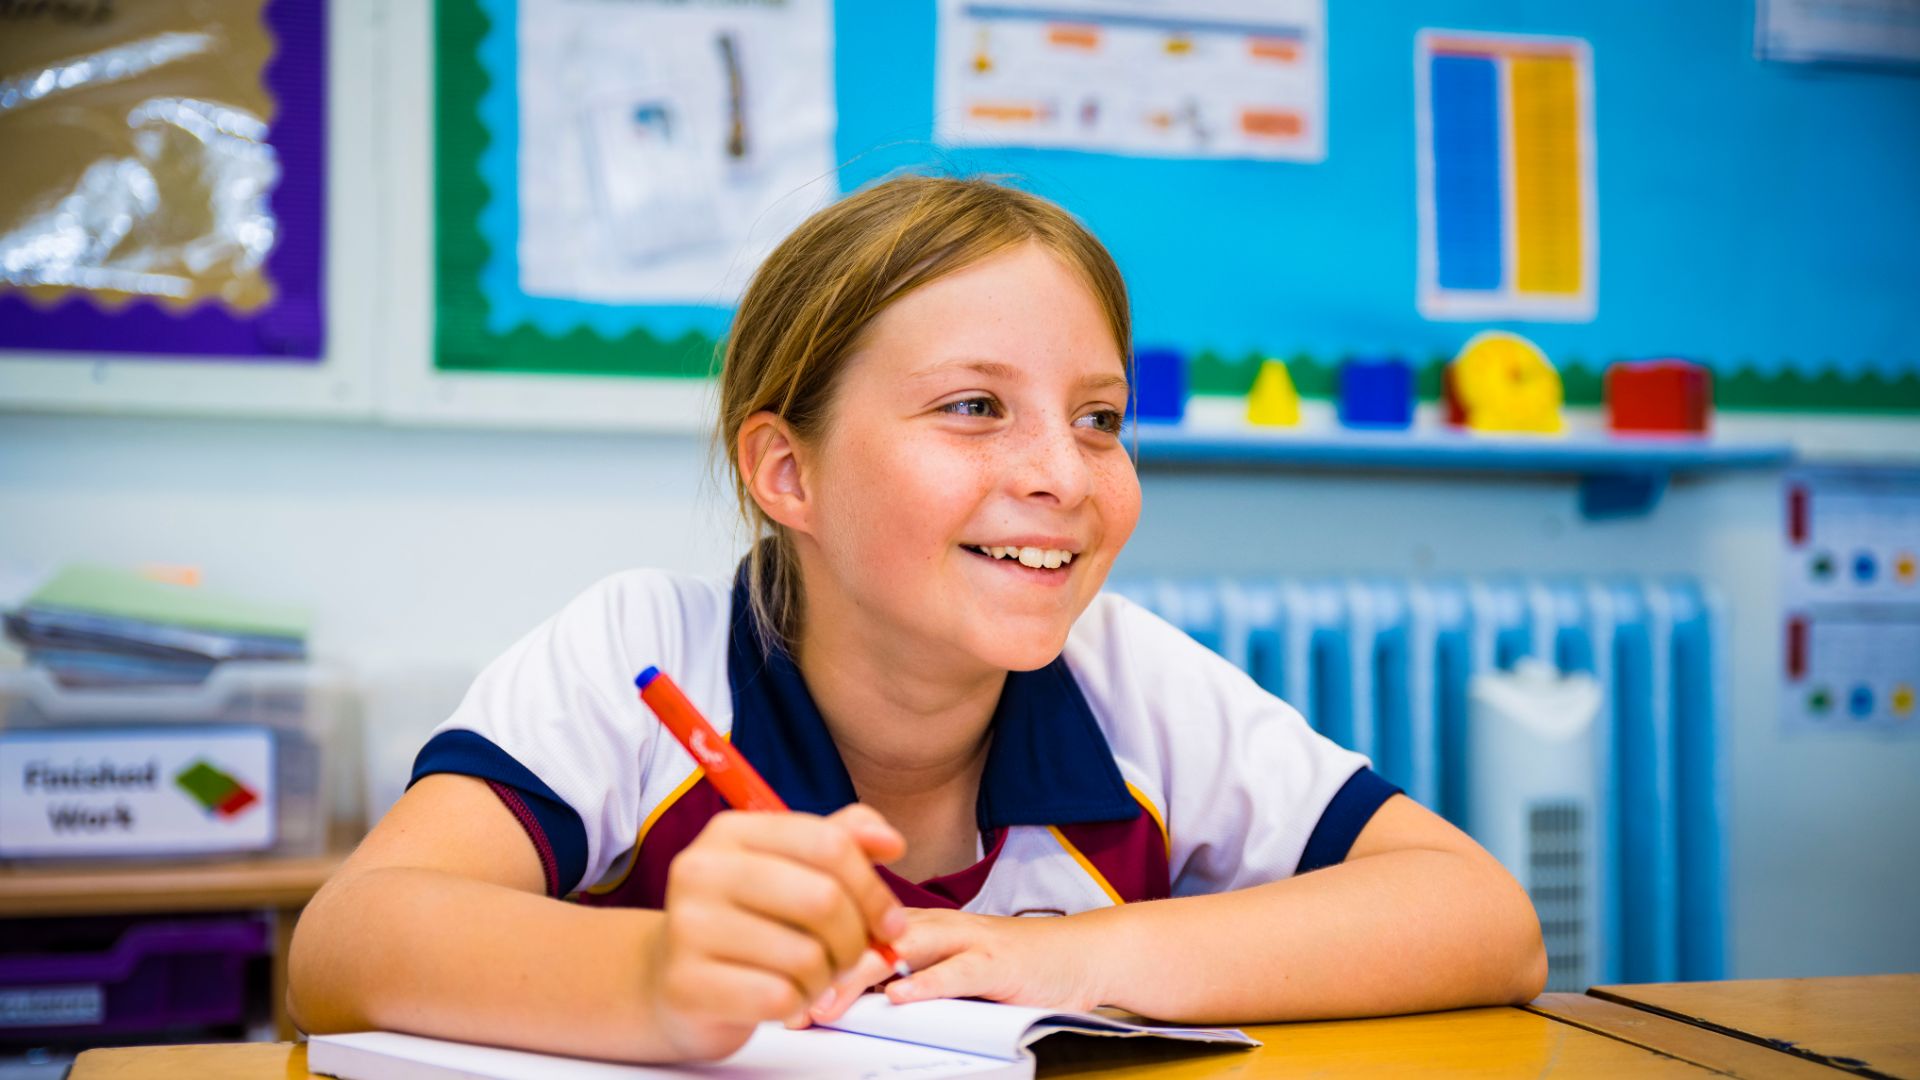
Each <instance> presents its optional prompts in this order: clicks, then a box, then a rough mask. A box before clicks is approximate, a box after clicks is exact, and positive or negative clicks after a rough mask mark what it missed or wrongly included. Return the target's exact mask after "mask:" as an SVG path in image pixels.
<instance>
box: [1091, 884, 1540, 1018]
mask: <svg viewBox="0 0 1920 1080" xmlns="http://www.w3.org/2000/svg"><path fill="white" fill-rule="evenodd" d="M1069 921H1072V922H1075V923H1077V924H1078V926H1077V928H1076V929H1078V930H1079V931H1080V932H1081V933H1083V934H1084V935H1085V936H1086V940H1087V941H1088V942H1089V943H1093V944H1092V947H1091V948H1090V949H1089V951H1088V954H1087V955H1089V956H1090V957H1092V958H1093V962H1094V963H1095V964H1096V965H1097V968H1096V969H1095V970H1094V971H1093V972H1092V973H1091V977H1092V978H1093V979H1094V980H1095V982H1096V985H1097V986H1098V987H1099V989H1100V991H1101V998H1102V1000H1105V1001H1107V1002H1109V1003H1111V1004H1114V1005H1119V1006H1121V1007H1123V1008H1126V1009H1129V1010H1132V1011H1134V1012H1137V1013H1141V1014H1143V1015H1146V1016H1152V1017H1156V1018H1159V1019H1165V1020H1179V1021H1187V1022H1193V1023H1209V1022H1256V1021H1262V1020H1305V1019H1325V1018H1333V1017H1347V1016H1364V1015H1385V1014H1392V1013H1406V1012H1422V1011H1427V1010H1433V1009H1447V1008H1458V1007H1462V1006H1469V1005H1491V1004H1507V1003H1513V1002H1518V1001H1524V1000H1527V999H1530V998H1531V997H1533V996H1534V995H1535V994H1537V993H1538V992H1539V989H1540V984H1541V982H1542V981H1543V980H1544V979H1545V971H1546V958H1545V953H1544V952H1543V950H1542V948H1541V944H1540V930H1539V924H1538V922H1537V920H1536V919H1535V916H1534V913H1533V909H1532V906H1531V904H1530V903H1529V902H1528V900H1527V897H1526V894H1525V893H1524V892H1522V891H1521V890H1520V888H1519V886H1518V885H1517V884H1516V883H1515V882H1514V881H1513V879H1512V878H1511V877H1510V876H1508V875H1507V874H1506V872H1505V871H1504V870H1502V869H1501V868H1500V866H1499V864H1498V863H1496V862H1494V861H1493V860H1492V859H1491V858H1488V857H1485V856H1481V855H1477V854H1475V855H1466V854H1461V853H1458V852H1452V851H1437V850H1426V849H1406V850H1397V851H1389V852H1384V853H1381V854H1378V855H1373V856H1370V857H1367V858H1361V859H1353V860H1350V861H1348V862H1345V863H1342V864H1339V865H1337V866H1330V867H1327V868H1325V869H1323V870H1318V871H1315V872H1313V873H1310V874H1303V875H1301V876H1299V877H1293V878H1288V879H1286V880H1284V881H1277V882H1274V883H1272V884H1268V885H1261V886H1256V887H1254V888H1249V889H1242V890H1238V891H1235V892H1229V893H1220V894H1217V895H1212V896H1194V897H1184V898H1181V899H1175V900H1163V901H1157V902H1153V903H1146V904H1129V905H1125V906H1123V907H1118V908H1109V909H1103V910H1100V911H1094V912H1089V913H1086V914H1084V915H1076V916H1071V917H1070V920H1069Z"/></svg>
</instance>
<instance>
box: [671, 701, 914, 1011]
mask: <svg viewBox="0 0 1920 1080" xmlns="http://www.w3.org/2000/svg"><path fill="white" fill-rule="evenodd" d="M633 685H635V686H637V687H639V688H640V700H641V701H644V702H646V704H647V708H649V709H652V710H653V714H654V715H655V716H657V717H659V718H660V722H661V723H662V724H665V725H666V726H667V730H668V731H671V732H673V737H674V738H676V739H679V740H680V745H681V746H684V747H686V748H687V753H689V754H691V755H693V760H694V761H695V762H697V763H698V764H699V765H700V767H701V768H703V769H705V770H706V771H707V779H708V780H709V781H712V783H713V789H714V790H715V791H718V792H719V793H720V797H721V798H723V799H725V800H727V805H728V806H731V807H733V808H734V809H735V810H763V811H769V812H778V813H785V812H786V810H787V804H786V803H784V802H782V801H781V800H780V796H779V795H777V794H775V793H774V790H773V788H772V787H771V786H770V785H769V784H768V783H767V782H766V781H765V780H763V779H761V778H760V774H759V773H757V772H755V771H754V769H753V766H752V765H750V764H748V763H747V759H746V758H745V757H744V756H742V755H741V753H740V751H738V750H736V749H734V748H733V744H732V743H731V742H728V741H727V740H726V739H724V738H721V736H720V733H719V732H717V731H715V730H713V725H712V724H709V723H708V722H707V718H706V717H704V716H701V715H700V710H699V709H696V708H694V707H693V702H691V701H688V700H687V695H685V694H683V693H681V692H680V688H679V687H678V686H675V685H674V683H673V680H672V679H670V678H668V677H667V674H666V673H665V672H663V671H661V670H660V669H659V668H657V667H648V668H647V669H646V670H645V671H642V672H641V673H640V674H639V675H637V676H635V677H634V680H633ZM872 944H873V951H874V952H877V953H879V954H880V959H882V960H885V961H886V962H887V963H888V964H889V965H891V966H892V967H893V970H894V973H895V974H897V975H900V976H902V977H905V976H907V975H910V974H912V973H913V972H912V969H910V968H908V967H907V962H906V961H905V960H902V959H900V954H898V953H896V952H894V951H893V946H891V945H888V944H887V943H886V942H884V941H879V940H874V941H873V943H872Z"/></svg>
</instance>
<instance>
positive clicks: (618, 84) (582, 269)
mask: <svg viewBox="0 0 1920 1080" xmlns="http://www.w3.org/2000/svg"><path fill="white" fill-rule="evenodd" d="M832 17H833V16H832V8H831V5H830V4H829V3H828V2H827V0H785V2H783V3H778V4H742V3H737V2H726V0H624V2H621V3H607V2H605V0H519V3H518V4H517V19H516V28H517V33H516V38H515V40H516V42H517V54H518V55H517V57H516V58H515V59H516V60H517V64H516V68H517V76H518V77H517V79H516V85H517V87H518V94H517V116H516V117H513V118H512V120H511V121H510V122H514V123H515V126H516V128H517V131H516V134H517V144H518V151H519V152H518V161H517V168H516V170H515V173H514V176H513V179H514V180H515V181H516V184H515V189H514V190H513V191H512V192H510V193H508V194H510V195H512V196H513V198H514V201H515V203H516V205H515V206H514V210H516V211H517V213H516V214H515V215H514V216H515V217H516V218H517V223H518V236H517V243H514V244H512V245H510V246H508V245H502V246H497V247H496V249H495V252H494V254H495V256H496V258H500V257H503V256H505V257H514V258H516V259H517V274H515V275H513V278H512V280H510V281H509V280H505V277H506V276H505V275H499V274H496V275H495V276H494V281H495V284H496V285H499V286H511V288H512V290H513V291H516V292H518V293H519V294H521V296H522V297H525V298H530V299H529V300H527V301H522V300H520V299H518V298H513V297H505V299H509V300H511V301H512V302H510V303H507V304H505V305H504V306H503V308H502V309H501V310H503V311H505V312H507V313H509V314H511V313H513V312H516V311H521V310H526V309H529V308H530V307H534V306H537V305H538V301H539V299H540V298H552V299H558V300H562V301H586V302H590V303H598V304H676V303H679V304H702V305H721V306H724V305H728V304H731V303H733V302H734V301H735V300H737V299H738V298H739V295H740V293H741V291H742V289H743V288H744V287H745V285H746V282H747V280H748V279H749V278H750V277H751V276H752V274H753V271H754V269H755V268H756V267H758V266H759V264H760V261H761V259H762V258H764V257H765V255H766V253H767V252H768V251H769V250H771V249H772V248H773V246H774V245H775V244H776V243H778V242H779V241H780V240H781V239H783V238H784V237H785V236H786V235H787V234H788V233H789V232H791V231H792V230H793V228H794V227H795V226H797V225H798V224H799V223H800V222H801V221H802V220H804V219H805V218H806V217H807V216H808V215H809V214H811V213H812V212H813V211H815V210H817V209H819V208H820V207H822V206H824V205H826V204H827V203H829V202H831V201H832V200H833V198H834V197H835V196H836V194H837V185H836V183H835V176H834V160H833V132H834V103H833V49H832V38H831V23H832ZM498 197H499V193H496V198H498ZM503 247H504V250H502V248H503ZM496 329H505V328H504V327H497V328H496Z"/></svg>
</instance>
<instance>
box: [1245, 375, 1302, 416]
mask: <svg viewBox="0 0 1920 1080" xmlns="http://www.w3.org/2000/svg"><path fill="white" fill-rule="evenodd" d="M1247 422H1248V423H1250V424H1258V425H1259V426H1261V427H1296V426H1298V425H1299V423H1300V395H1299V393H1298V392H1296V391H1295V390H1294V388H1293V377H1292V376H1291V375H1288V374H1287V365H1286V364H1285V363H1283V362H1281V361H1279V360H1264V361H1261V363H1260V373H1259V374H1258V375H1257V376H1255V377H1254V380H1253V389H1252V390H1250V391H1248V393H1247Z"/></svg>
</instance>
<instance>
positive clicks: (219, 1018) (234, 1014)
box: [0, 916, 270, 1041]
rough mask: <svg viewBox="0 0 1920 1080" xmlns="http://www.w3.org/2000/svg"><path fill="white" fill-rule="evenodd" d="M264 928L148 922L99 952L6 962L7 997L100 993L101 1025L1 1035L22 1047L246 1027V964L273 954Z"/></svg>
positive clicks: (1, 987) (7, 958) (2, 987)
mask: <svg viewBox="0 0 1920 1080" xmlns="http://www.w3.org/2000/svg"><path fill="white" fill-rule="evenodd" d="M268 940H269V939H268V932H267V924H266V922H265V920H263V919H260V918H257V917H242V916H235V917H231V918H222V919H196V920H190V921H189V920H173V921H166V920H162V921H148V922H140V923H133V924H130V925H129V927H128V928H127V930H126V931H125V932H123V933H121V934H120V935H119V937H118V938H117V939H116V940H115V941H114V943H113V945H112V946H111V947H110V948H108V949H106V950H104V951H95V952H39V953H26V952H17V953H12V954H10V955H0V993H5V992H7V991H18V990H29V989H34V988H40V987H48V988H51V987H76V986H79V987H86V986H97V987H99V988H100V991H101V995H102V998H103V1001H102V1005H103V1008H102V1010H101V1018H100V1021H99V1022H98V1023H80V1024H59V1025H53V1026H42V1027H25V1026H9V1027H0V1039H5V1040H7V1041H19V1040H22V1039H35V1038H60V1037H70V1036H74V1035H88V1036H93V1035H108V1034H120V1033H131V1032H142V1031H164V1030H167V1029H169V1028H180V1027H196V1026H205V1025H213V1024H237V1023H243V1022H244V1021H245V1020H246V1015H247V964H248V963H249V962H250V961H253V960H256V959H258V958H260V957H263V956H266V955H267V954H268V952H269V951H270V950H269V945H268Z"/></svg>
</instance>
